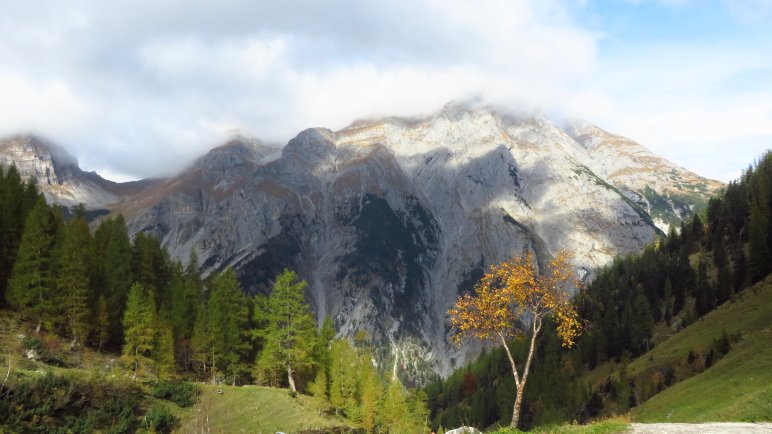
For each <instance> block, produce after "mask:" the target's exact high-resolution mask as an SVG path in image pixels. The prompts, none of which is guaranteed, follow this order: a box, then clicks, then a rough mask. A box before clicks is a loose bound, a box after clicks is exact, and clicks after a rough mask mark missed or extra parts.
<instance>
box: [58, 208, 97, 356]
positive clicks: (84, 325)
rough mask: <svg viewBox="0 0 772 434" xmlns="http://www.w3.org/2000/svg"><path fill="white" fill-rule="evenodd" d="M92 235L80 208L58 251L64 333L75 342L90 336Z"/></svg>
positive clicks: (64, 230)
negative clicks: (89, 269)
mask: <svg viewBox="0 0 772 434" xmlns="http://www.w3.org/2000/svg"><path fill="white" fill-rule="evenodd" d="M90 239H91V234H90V233H89V230H88V224H87V223H86V220H85V209H84V208H83V207H82V206H81V207H80V208H79V209H78V210H77V211H76V215H75V218H73V219H71V220H70V221H69V222H68V223H67V224H65V225H64V227H63V228H62V230H61V243H60V245H59V248H58V249H57V258H56V259H57V262H58V266H57V275H58V276H57V285H56V287H57V294H58V296H57V297H56V298H57V299H58V300H60V306H59V307H60V309H61V310H62V313H63V315H62V316H63V319H64V324H65V331H66V333H68V334H69V335H70V336H72V338H73V343H75V342H79V341H80V342H85V340H86V337H87V336H88V333H89V329H90V326H89V317H90V314H91V312H90V308H89V299H90V297H89V276H88V263H87V260H88V247H89V243H90V241H91V240H90Z"/></svg>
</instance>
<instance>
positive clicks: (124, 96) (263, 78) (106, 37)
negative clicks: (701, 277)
mask: <svg viewBox="0 0 772 434" xmlns="http://www.w3.org/2000/svg"><path fill="white" fill-rule="evenodd" d="M0 9H1V10H2V13H0V135H7V134H12V133H16V132H22V131H24V132H35V133H38V134H41V135H44V136H45V137H47V138H49V139H51V140H53V141H55V142H57V143H59V144H61V145H63V146H64V147H66V148H67V149H68V150H69V151H70V152H71V153H72V154H74V155H75V156H76V157H78V159H79V160H80V162H81V166H82V167H84V168H86V169H88V170H96V171H98V172H100V173H102V174H103V175H105V176H106V177H109V178H113V179H118V180H125V179H135V178H139V177H146V176H158V175H163V174H168V173H171V172H174V171H176V170H178V169H180V168H181V166H184V165H185V164H187V163H188V162H189V161H190V160H191V159H193V158H194V157H196V156H198V155H200V154H202V153H204V152H205V151H206V150H207V149H209V148H211V147H213V146H215V145H216V144H218V143H220V142H222V141H224V140H225V139H226V138H227V137H228V134H229V131H232V130H239V131H241V132H242V133H243V134H246V135H254V136H256V137H258V138H260V139H262V140H264V141H268V142H272V143H276V144H283V143H286V141H287V140H289V139H290V138H292V137H293V136H294V135H295V134H297V133H298V132H299V131H300V130H302V129H305V128H308V127H312V126H325V127H328V128H331V129H339V128H342V127H344V126H346V125H347V124H349V123H350V122H351V121H352V120H355V119H357V118H361V117H372V116H380V115H404V116H409V115H421V114H427V113H431V112H433V111H436V110H438V109H439V108H441V107H442V105H444V104H445V103H446V102H448V101H450V100H453V99H456V100H459V99H467V98H475V97H481V98H482V99H483V100H484V101H488V102H490V103H493V104H499V105H505V106H508V107H511V108H513V109H538V110H541V111H544V112H545V113H547V114H548V115H550V116H551V117H552V118H553V119H567V118H575V117H579V118H583V119H586V120H588V121H590V122H593V123H595V124H597V125H598V126H600V127H602V128H604V129H606V130H609V131H612V132H616V133H620V134H622V135H625V136H627V137H630V138H632V139H635V140H637V141H638V142H640V143H642V144H644V145H646V146H648V147H649V148H651V149H652V150H654V151H655V152H657V153H659V154H661V155H663V156H665V157H667V158H669V159H671V160H673V161H675V162H676V163H678V164H680V165H682V166H684V167H686V168H688V169H690V170H693V171H695V172H697V173H699V174H701V175H704V176H709V177H712V178H715V179H719V180H724V181H726V180H729V179H732V178H734V177H736V176H737V175H738V174H739V173H740V171H741V170H742V168H744V167H747V165H748V164H749V163H750V162H751V161H752V160H753V159H754V158H755V157H757V156H759V155H760V154H761V152H763V150H765V149H768V148H771V147H772V26H771V25H770V24H769V23H770V22H772V0H637V1H634V0H627V1H625V0H613V1H612V0H608V1H595V0H566V1H558V0H490V1H487V0H475V1H472V0H468V1H464V0H404V1H403V0H389V1H378V2H376V1H366V0H332V1H320V0H305V1H304V0H283V1H275V2H269V1H267V0H262V1H260V0H258V1H255V0H218V1H200V0H184V1H183V0H164V1H158V0H130V1H122V0H118V1H115V0H113V1H103V0H76V1H72V2H62V1H56V0H51V1H35V0H30V1H14V0H0Z"/></svg>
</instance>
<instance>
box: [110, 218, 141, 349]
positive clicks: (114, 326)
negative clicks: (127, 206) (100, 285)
mask: <svg viewBox="0 0 772 434" xmlns="http://www.w3.org/2000/svg"><path fill="white" fill-rule="evenodd" d="M104 272H105V276H104V278H105V287H104V294H105V298H106V299H107V306H108V313H109V314H110V339H111V342H112V343H113V344H119V343H121V342H122V339H123V328H122V326H121V322H122V320H123V317H124V309H125V308H126V302H127V297H128V294H129V289H130V288H131V284H132V282H133V281H134V279H133V278H132V274H131V243H130V242H129V234H128V228H127V227H126V222H125V220H124V219H123V216H122V215H118V217H116V218H115V219H114V220H113V221H112V224H111V225H110V238H109V240H108V242H107V245H106V248H105V253H104Z"/></svg>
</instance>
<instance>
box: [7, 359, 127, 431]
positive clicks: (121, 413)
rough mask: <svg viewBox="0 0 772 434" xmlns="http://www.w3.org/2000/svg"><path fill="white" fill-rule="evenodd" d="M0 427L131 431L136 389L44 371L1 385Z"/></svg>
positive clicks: (11, 428)
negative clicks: (40, 373) (4, 385)
mask: <svg viewBox="0 0 772 434" xmlns="http://www.w3.org/2000/svg"><path fill="white" fill-rule="evenodd" d="M2 392H3V395H4V396H3V399H0V426H2V427H3V428H6V429H8V430H9V431H10V432H39V433H59V432H61V433H90V432H94V431H100V430H105V429H109V431H107V432H110V433H116V434H117V433H125V432H133V428H134V422H135V420H136V418H135V413H136V409H137V407H138V406H137V402H138V398H137V396H138V393H137V391H136V390H135V389H133V388H132V387H127V386H120V385H117V384H113V383H97V382H88V381H84V380H81V379H77V378H70V377H67V376H64V375H55V374H52V373H50V372H49V373H47V374H46V375H44V376H41V377H33V378H23V379H19V380H17V381H14V382H13V383H12V384H9V385H6V387H5V389H4V390H3V391H2Z"/></svg>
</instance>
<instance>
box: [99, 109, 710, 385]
mask: <svg viewBox="0 0 772 434" xmlns="http://www.w3.org/2000/svg"><path fill="white" fill-rule="evenodd" d="M663 171H664V173H666V174H667V175H666V176H665V178H664V179H662V178H661V177H660V176H659V174H661V173H663ZM718 188H720V184H718V183H715V182H713V181H709V180H705V179H703V178H700V177H698V176H696V175H694V174H692V173H689V172H687V171H686V170H684V169H682V168H679V167H677V166H674V165H673V164H671V163H669V162H667V161H665V160H663V159H661V158H659V157H656V156H654V155H653V154H651V153H650V152H648V151H647V150H645V149H644V148H643V147H641V146H640V145H637V144H635V143H634V142H632V141H630V140H627V139H624V138H622V137H620V136H615V135H612V134H609V133H606V132H605V131H603V130H600V129H599V128H597V127H594V126H592V125H589V124H586V123H577V124H574V125H572V126H570V127H569V128H566V129H561V128H559V127H558V126H556V125H555V124H553V123H552V122H551V121H550V120H549V119H547V118H546V117H544V116H535V117H534V116H531V117H516V116H509V115H503V114H500V113H497V112H496V111H494V110H491V109H484V108H483V109H472V108H468V107H464V106H459V105H449V106H447V107H446V108H445V109H443V110H442V111H440V112H439V113H437V114H435V115H433V116H430V117H426V118H421V119H400V118H387V119H379V120H373V121H360V122H356V123H354V124H353V125H351V126H349V127H347V128H344V129H343V130H341V131H337V132H332V131H329V130H325V129H309V130H306V131H303V132H301V133H300V134H299V135H298V136H297V137H295V138H294V139H293V140H291V141H290V142H289V143H288V144H287V145H286V146H285V147H284V148H283V149H277V148H272V147H269V146H266V145H264V144H261V143H260V142H257V141H252V140H246V139H242V138H238V139H234V140H233V141H231V142H229V143H227V144H225V145H223V146H221V147H219V148H216V149H214V150H212V151H211V152H210V153H209V154H207V155H206V156H204V157H202V158H200V159H199V160H198V161H196V162H195V163H194V164H193V165H192V166H191V167H190V168H189V169H187V170H185V171H184V172H183V173H181V174H179V175H178V176H175V177H173V178H169V179H165V180H162V181H159V182H156V183H154V184H152V185H147V186H145V188H143V189H142V190H141V191H139V192H133V193H131V194H124V195H121V196H120V200H119V201H117V203H115V202H114V203H111V204H110V209H111V210H112V212H114V213H117V212H121V213H123V214H124V215H125V216H126V217H127V220H128V222H129V226H130V229H131V231H132V232H133V233H136V232H139V231H144V232H151V233H154V234H156V235H157V236H158V237H159V238H161V240H162V242H163V244H164V245H165V246H166V247H167V248H168V249H169V251H170V252H171V254H172V255H173V256H174V257H177V258H180V259H183V260H187V258H188V257H189V255H190V252H191V251H192V250H193V249H195V251H196V252H197V254H198V258H199V261H200V262H201V264H202V266H203V267H204V268H205V269H206V270H208V271H212V270H221V269H224V268H225V267H228V266H232V267H234V268H235V269H236V270H237V272H238V273H239V276H240V279H241V282H242V284H243V286H244V288H245V290H247V291H249V292H251V293H256V292H263V293H266V292H268V291H269V290H270V287H271V284H272V279H273V277H274V276H275V275H276V274H277V273H279V272H280V271H281V270H282V269H283V268H284V267H290V268H293V269H295V270H296V271H298V273H299V274H300V275H301V276H302V277H303V278H304V279H306V280H307V281H308V283H309V290H308V294H307V297H308V300H309V302H310V303H311V304H312V305H313V307H314V309H315V311H316V313H317V317H318V318H319V321H320V322H321V321H322V320H323V319H324V317H325V316H328V315H329V316H331V317H332V318H333V320H334V322H335V324H336V327H337V329H338V330H339V333H340V334H341V335H343V336H352V335H353V334H354V333H356V332H357V331H359V330H365V331H367V332H368V333H369V334H370V335H371V336H372V338H373V340H374V343H376V344H377V346H378V348H379V359H380V360H381V361H385V362H388V363H391V362H394V361H396V370H397V372H398V373H399V374H400V375H401V377H402V378H403V379H404V380H406V381H419V380H420V379H421V378H425V375H426V374H427V373H428V372H432V371H433V372H436V373H439V374H442V375H444V374H447V373H449V372H450V370H451V369H452V368H454V367H457V366H459V365H461V364H463V363H465V362H466V361H468V360H469V358H470V357H471V356H473V355H474V354H475V353H476V352H477V351H478V350H479V347H476V346H474V345H467V346H462V347H460V348H457V347H454V346H452V345H450V344H449V343H448V332H449V330H448V326H447V320H446V312H447V310H448V309H449V308H450V307H451V305H452V304H453V302H454V301H455V299H456V298H457V296H458V295H459V294H460V293H464V292H467V291H470V290H472V288H473V286H474V283H475V282H476V280H477V279H479V277H480V276H481V275H482V273H483V271H484V269H485V268H486V267H487V266H488V265H490V264H492V263H495V262H498V261H501V260H503V259H505V258H507V257H510V256H512V255H519V254H522V253H523V252H525V251H533V252H534V253H535V254H536V257H537V258H538V259H539V261H540V262H543V261H545V260H547V259H548V258H549V257H550V256H551V255H552V254H554V253H555V252H556V251H558V250H561V249H568V250H571V251H572V252H575V256H574V258H573V262H574V265H575V267H576V270H577V273H578V274H579V275H580V276H584V275H586V274H587V273H588V272H589V271H590V270H593V269H594V268H596V267H598V266H601V265H604V264H607V263H608V262H609V261H610V260H611V259H612V258H613V257H614V256H616V255H619V254H625V253H631V252H635V251H639V250H640V249H641V248H642V247H643V246H644V245H645V244H646V243H648V242H651V241H652V240H653V239H654V238H655V237H656V236H657V234H658V233H661V230H662V229H664V228H666V225H667V224H668V223H674V222H679V221H680V220H681V219H682V218H685V217H687V216H689V215H690V214H691V212H692V210H693V209H694V207H695V206H702V205H704V203H705V201H706V200H707V198H709V197H710V196H711V195H712V194H714V193H715V192H716V190H717V189H718ZM658 226H659V227H658Z"/></svg>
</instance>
